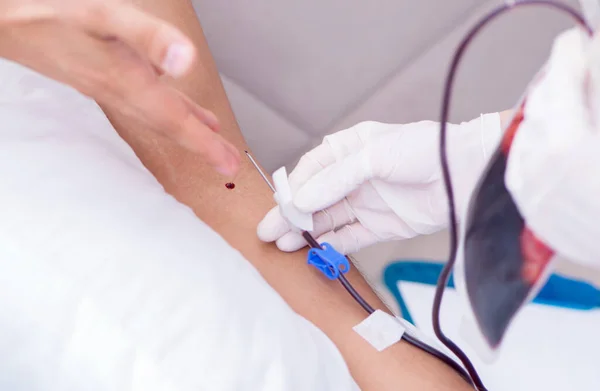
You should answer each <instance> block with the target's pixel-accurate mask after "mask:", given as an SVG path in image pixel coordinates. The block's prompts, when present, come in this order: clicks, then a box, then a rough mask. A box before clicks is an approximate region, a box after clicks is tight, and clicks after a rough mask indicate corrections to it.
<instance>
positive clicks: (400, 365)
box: [107, 0, 470, 391]
mask: <svg viewBox="0 0 600 391" xmlns="http://www.w3.org/2000/svg"><path fill="white" fill-rule="evenodd" d="M130 1H135V2H137V3H138V4H139V5H140V6H141V7H143V8H145V9H147V10H148V11H150V12H152V13H155V14H156V15H160V16H161V17H163V18H165V19H167V20H169V21H171V22H173V23H174V24H175V25H177V26H178V27H180V28H181V29H182V30H183V31H184V32H185V33H187V34H188V35H189V36H190V37H191V38H192V39H194V40H195V42H196V44H197V46H198V50H199V56H198V57H199V63H198V64H197V66H196V68H195V69H194V70H193V72H192V73H191V74H190V75H189V76H187V77H185V78H184V79H182V80H177V81H174V82H173V83H174V84H175V85H176V86H177V87H178V88H180V89H181V91H183V92H185V93H186V94H188V95H189V96H190V97H191V98H192V99H194V100H195V101H197V102H198V103H200V104H201V105H202V106H203V107H206V108H208V109H210V110H213V111H214V113H215V114H216V115H217V116H218V117H219V119H220V121H221V129H222V133H223V135H224V136H225V138H227V139H228V140H230V141H231V142H233V143H234V145H236V146H237V147H238V148H239V149H240V150H244V149H247V146H246V143H245V141H244V138H243V136H242V135H241V133H240V130H239V128H238V125H237V123H236V121H235V119H234V116H233V114H232V111H231V108H230V106H229V103H228V100H227V97H226V95H225V92H224V90H223V87H222V85H221V82H220V79H219V76H218V73H217V70H216V68H215V64H214V62H213V59H212V56H211V54H210V51H209V48H208V46H207V44H206V41H205V39H204V35H203V32H202V29H201V27H200V24H199V23H198V21H197V19H196V16H195V13H194V10H193V9H192V6H191V5H190V3H189V2H188V0H130ZM111 114H114V113H110V112H107V115H108V116H109V118H110V119H111V122H112V123H113V124H114V125H115V127H116V128H117V130H118V131H119V133H120V134H121V135H122V136H123V137H124V138H125V139H126V140H127V141H128V142H129V144H130V145H131V146H132V147H133V149H134V150H135V151H136V153H137V154H138V156H139V157H140V159H141V160H142V161H143V163H144V164H145V165H146V166H147V167H148V169H149V170H150V171H152V172H153V174H154V175H155V176H156V177H157V179H158V180H159V181H160V182H161V183H162V184H163V186H164V187H165V188H166V190H167V191H168V192H170V193H171V194H173V195H174V196H175V197H176V198H178V199H179V200H180V201H181V202H183V203H185V204H187V205H189V206H190V207H192V208H193V209H194V211H195V212H196V214H197V215H198V216H199V217H200V218H201V219H202V220H204V221H205V222H206V223H207V224H208V225H210V226H211V227H212V228H213V229H214V230H216V231H217V232H218V233H220V234H221V235H222V236H223V237H224V238H225V239H226V240H227V241H228V242H229V243H230V244H231V245H232V246H233V247H235V248H237V249H238V250H239V251H241V252H242V253H243V255H244V256H245V257H246V258H247V259H248V260H250V262H252V263H253V264H254V265H255V267H256V268H257V269H258V270H259V271H260V272H261V274H262V275H263V276H264V278H265V279H266V280H267V281H268V282H269V283H270V284H271V285H272V286H273V287H274V288H275V289H276V290H277V291H278V292H279V294H281V296H282V297H283V298H284V299H285V300H286V301H287V302H288V303H289V304H290V305H291V306H292V308H294V310H295V311H297V312H298V313H299V314H301V315H303V316H304V317H306V318H307V319H309V320H310V321H312V322H313V323H314V324H316V325H317V326H318V327H319V328H320V329H322V330H323V331H324V332H325V333H326V334H327V335H328V336H329V338H330V339H331V340H332V341H333V342H334V343H335V344H336V345H337V347H338V349H339V350H340V351H341V353H342V355H343V356H344V358H345V360H346V362H347V364H348V366H349V368H350V370H351V372H352V374H353V376H354V378H355V379H356V381H357V382H358V384H359V385H360V386H361V388H362V389H363V390H377V391H381V390H398V389H404V390H419V391H426V390H468V389H470V387H469V386H468V385H467V384H466V383H465V382H464V381H463V380H462V379H460V378H459V377H458V375H456V374H455V373H454V372H453V371H452V370H451V369H449V368H448V367H446V366H445V365H444V364H443V363H441V362H439V361H438V360H436V359H435V358H432V357H431V356H429V355H427V354H426V353H423V352H421V351H419V350H417V349H415V348H413V347H411V346H409V345H407V344H405V343H404V342H402V343H399V344H396V345H395V346H393V347H391V348H389V349H387V350H385V351H384V352H381V353H380V352H377V351H376V350H375V349H373V348H372V347H371V346H370V345H369V344H368V343H366V342H365V341H364V340H363V339H362V338H361V337H359V336H358V335H357V334H356V333H355V332H354V331H353V330H352V327H353V326H355V325H356V324H357V323H359V322H360V321H361V320H363V319H364V318H365V312H364V311H363V310H362V308H361V307H359V306H358V305H357V304H356V303H355V302H354V301H353V299H352V298H351V297H350V296H349V295H348V294H347V293H346V292H345V291H344V289H343V288H342V287H341V286H340V284H338V283H337V282H335V281H329V280H326V279H325V278H324V277H323V276H322V275H320V274H319V273H318V272H316V271H315V270H313V269H312V268H311V267H309V266H307V265H306V262H305V258H306V253H305V251H300V252H297V253H293V254H286V253H282V252H280V251H279V250H277V249H276V247H275V246H273V245H270V244H264V243H262V242H260V241H259V240H258V238H257V237H256V226H257V224H258V222H259V221H260V219H261V218H262V217H263V216H264V214H265V213H266V212H267V211H268V210H269V209H270V208H271V207H272V206H273V199H272V194H271V191H270V190H269V188H268V187H267V186H266V185H265V183H264V182H263V181H262V179H261V178H260V176H259V175H258V174H257V172H256V171H255V169H254V168H253V167H252V166H251V165H250V164H249V163H248V162H246V161H244V162H243V165H242V168H241V171H240V173H239V175H238V176H237V177H236V178H235V184H236V187H235V189H234V190H228V189H227V188H226V187H225V183H226V182H228V181H229V179H231V178H224V177H222V176H220V175H218V174H217V173H215V172H213V170H212V169H211V168H209V167H208V166H207V165H206V164H204V163H203V162H202V161H201V159H199V158H198V157H196V156H194V155H192V154H190V153H188V152H186V151H184V150H182V149H181V148H179V147H178V146H176V145H174V144H172V143H170V142H168V141H167V140H164V139H158V138H156V137H155V136H154V135H153V134H151V133H150V132H146V131H144V129H143V128H141V127H140V126H137V125H136V124H135V123H131V122H129V121H127V120H125V119H124V118H121V117H119V116H117V115H111ZM273 131H276V130H273ZM349 280H350V281H351V282H352V284H353V285H354V286H355V287H356V288H357V289H358V291H359V292H360V293H361V294H362V295H363V296H364V297H365V299H366V300H367V301H368V302H369V303H371V304H372V305H373V306H375V307H378V308H382V309H384V308H385V307H384V305H383V303H382V302H381V301H380V300H379V299H378V297H377V296H376V295H375V294H374V292H373V291H372V290H371V289H370V288H369V286H368V285H367V283H366V282H365V281H364V279H363V278H362V277H361V276H360V275H359V274H358V273H357V272H356V270H353V271H351V272H350V273H349Z"/></svg>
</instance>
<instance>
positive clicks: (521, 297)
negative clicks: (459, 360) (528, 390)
mask: <svg viewBox="0 0 600 391" xmlns="http://www.w3.org/2000/svg"><path fill="white" fill-rule="evenodd" d="M522 121H523V106H521V108H520V110H519V111H518V112H517V114H516V115H515V118H514V119H513V121H512V123H511V124H510V126H509V128H508V129H507V130H506V133H505V135H504V138H503V140H502V142H501V144H500V147H499V148H498V150H497V151H496V153H495V154H494V156H492V159H491V161H490V163H489V165H488V167H487V169H486V171H485V172H484V174H483V176H482V179H481V180H480V182H479V185H478V186H477V188H476V189H475V191H474V193H473V196H472V198H471V202H470V204H469V211H468V214H467V218H466V221H465V224H466V229H465V237H464V243H463V249H464V252H463V255H464V271H465V276H464V277H465V285H466V290H467V295H468V298H469V301H470V303H471V307H472V309H473V312H474V315H475V319H476V321H477V323H478V325H479V328H480V330H481V332H482V334H483V336H484V337H485V339H486V340H487V342H488V343H489V345H490V346H491V347H497V346H498V345H499V344H500V342H501V341H502V338H503V337H504V334H505V333H506V330H507V328H508V326H509V324H510V322H511V320H512V319H513V317H514V316H515V315H516V313H517V312H518V310H519V309H520V308H521V306H522V305H523V304H524V303H525V301H526V300H527V299H528V297H529V294H530V292H531V290H532V289H533V287H534V286H535V284H536V283H537V282H538V280H539V278H540V277H541V276H542V275H543V271H544V269H545V268H546V266H547V265H548V261H549V260H550V258H551V257H552V255H553V252H552V250H551V249H549V248H548V247H547V246H545V245H544V244H543V243H542V242H541V241H539V240H538V239H537V238H536V237H535V236H534V235H533V233H532V232H531V231H530V230H529V229H528V228H527V227H526V223H525V221H524V219H523V217H522V216H521V213H520V212H519V210H518V209H517V206H516V204H515V202H514V200H513V199H512V196H511V195H510V193H509V192H508V189H507V188H506V185H505V183H504V176H505V173H506V163H507V157H508V153H509V151H510V146H511V144H512V140H513V138H514V136H515V134H516V132H517V131H518V128H519V125H520V124H521V122H522Z"/></svg>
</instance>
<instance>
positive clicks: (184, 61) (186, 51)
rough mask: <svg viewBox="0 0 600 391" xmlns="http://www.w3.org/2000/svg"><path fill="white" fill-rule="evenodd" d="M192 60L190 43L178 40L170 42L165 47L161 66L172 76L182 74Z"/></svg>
mask: <svg viewBox="0 0 600 391" xmlns="http://www.w3.org/2000/svg"><path fill="white" fill-rule="evenodd" d="M192 60H193V49H192V48H191V47H190V45H186V44H182V43H179V42H176V43H172V44H171V45H169V48H168V49H167V53H166V54H165V58H164V59H163V62H162V68H163V69H164V71H165V72H166V73H168V74H169V75H170V76H172V77H179V76H182V75H183V74H184V73H185V72H186V71H187V70H188V68H189V67H190V65H191V63H192Z"/></svg>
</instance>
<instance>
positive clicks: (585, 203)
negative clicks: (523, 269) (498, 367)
mask: <svg viewBox="0 0 600 391" xmlns="http://www.w3.org/2000/svg"><path fill="white" fill-rule="evenodd" d="M599 132H600V35H598V34H596V35H595V36H594V38H593V40H590V39H589V38H588V37H587V35H586V34H585V33H584V32H583V31H582V30H580V29H572V30H568V31H567V32H565V33H563V34H561V35H560V36H559V37H558V38H557V39H556V40H555V43H554V48H553V50H552V56H551V57H550V59H549V61H548V64H547V66H546V68H545V69H544V77H543V78H542V79H541V80H540V81H539V82H538V83H536V84H535V85H533V86H532V88H531V89H530V91H529V93H528V96H527V104H526V105H525V110H524V119H523V122H522V123H521V125H520V127H519V130H518V131H517V133H516V135H515V137H514V140H513V143H512V146H511V149H510V154H509V155H508V162H507V168H506V175H505V180H506V186H507V188H508V190H509V191H510V193H511V195H512V197H513V199H514V200H515V203H516V204H517V206H518V208H519V211H520V212H521V214H522V215H523V217H524V218H525V220H526V221H527V225H528V227H529V228H531V230H532V231H533V232H534V233H535V234H536V236H537V237H538V238H539V239H540V240H542V241H543V242H544V243H545V244H547V245H549V246H550V247H551V248H552V249H554V250H555V251H556V252H557V253H559V254H561V255H563V256H565V257H567V258H569V259H570V260H571V261H574V262H577V263H580V264H585V265H586V266H588V267H593V268H596V269H600V241H599V240H598V238H599V237H600V226H599V225H598V218H599V217H600V202H599V201H598V195H599V194H600V175H599V173H600V154H599V153H598V152H599V151H600V133H599Z"/></svg>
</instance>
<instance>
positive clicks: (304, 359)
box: [0, 61, 357, 391]
mask: <svg viewBox="0 0 600 391" xmlns="http://www.w3.org/2000/svg"><path fill="white" fill-rule="evenodd" d="M0 119H1V121H2V124H1V126H0V180H1V183H2V185H1V187H0V211H1V214H0V390H7V391H8V390H10V391H37V390H61V391H72V390H73V391H75V390H85V391H104V390H106V391H108V390H110V391H154V390H161V391H162V390H164V391H167V390H168V391H192V390H193V391H198V390H210V391H219V390H231V391H233V390H236V391H239V390H265V391H266V390H273V391H281V390H301V391H307V390H356V389H357V387H356V385H355V383H354V381H353V380H352V378H351V377H350V375H349V372H348V369H347V367H346V365H345V363H344V361H343V359H342V357H341V355H340V353H339V352H338V351H337V349H336V348H335V346H334V345H333V344H332V342H331V341H330V340H329V339H328V338H327V337H326V336H325V335H324V334H323V333H322V332H320V330H318V329H317V328H316V327H315V326H314V325H312V324H311V323H309V322H308V321H306V320H305V319H303V318H302V317H300V316H298V315H297V314H296V313H294V312H293V311H292V310H291V309H290V307H288V306H287V305H286V303H285V302H284V301H283V300H282V299H281V298H280V296H279V295H278V294H277V293H276V292H275V291H274V290H273V289H272V288H271V287H270V286H269V285H268V284H267V283H266V282H265V281H264V280H263V278H262V277H261V276H260V275H259V273H258V272H257V271H256V270H255V269H254V268H253V267H252V265H251V264H250V263H249V262H248V261H247V260H245V259H244V258H243V257H242V256H241V254H240V253H238V252H237V251H235V250H234V249H232V248H231V247H230V246H229V245H227V243H226V242H225V241H224V240H223V239H222V238H221V237H220V236H219V235H218V234H216V233H215V232H214V231H212V230H211V229H210V228H209V227H208V226H207V225H205V224H204V223H203V222H202V221H200V220H199V219H198V218H197V217H196V216H195V215H194V213H193V212H192V211H191V210H190V209H189V208H187V207H186V206H184V205H182V204H180V203H178V202H177V201H176V200H175V199H174V198H172V197H171V196H169V195H167V194H166V193H165V192H164V191H163V188H162V187H161V186H160V185H159V183H158V182H157V181H156V180H155V179H154V177H153V176H152V175H151V174H150V173H149V172H148V171H147V170H146V169H145V168H144V167H143V166H142V164H141V163H140V161H139V160H138V159H137V157H136V155H135V154H134V153H133V151H132V150H131V149H130V148H129V146H128V145H127V144H126V143H125V142H123V141H122V140H121V139H120V138H119V137H118V135H117V134H116V132H115V131H114V129H113V128H112V127H111V125H110V123H109V122H108V120H107V119H106V117H105V116H104V115H103V113H102V111H101V110H100V108H99V107H98V106H97V105H96V104H95V103H94V102H93V101H92V100H90V99H87V98H86V97H83V96H82V95H80V94H78V93H77V92H76V91H74V90H72V89H70V88H68V87H65V86H63V85H61V84H59V83H56V82H54V81H51V80H49V79H47V78H44V77H42V76H40V75H38V74H36V73H34V72H31V71H29V70H27V69H24V68H22V67H20V66H17V65H15V64H13V63H9V62H6V61H2V62H0Z"/></svg>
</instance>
